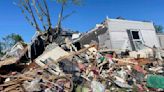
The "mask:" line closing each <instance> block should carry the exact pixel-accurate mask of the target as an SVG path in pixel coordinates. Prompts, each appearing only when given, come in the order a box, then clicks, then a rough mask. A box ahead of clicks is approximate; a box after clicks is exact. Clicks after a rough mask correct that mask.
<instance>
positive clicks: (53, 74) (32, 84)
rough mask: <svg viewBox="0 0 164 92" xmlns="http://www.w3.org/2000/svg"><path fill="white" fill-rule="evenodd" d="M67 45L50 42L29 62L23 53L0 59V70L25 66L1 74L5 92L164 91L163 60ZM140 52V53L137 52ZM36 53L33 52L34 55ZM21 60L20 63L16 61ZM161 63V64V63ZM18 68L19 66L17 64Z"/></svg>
mask: <svg viewBox="0 0 164 92" xmlns="http://www.w3.org/2000/svg"><path fill="white" fill-rule="evenodd" d="M64 41H65V44H60V45H59V44H58V43H55V42H53V43H49V44H48V45H47V46H46V47H45V48H44V51H43V53H41V54H40V55H39V54H38V55H39V56H38V57H36V58H35V59H34V60H30V59H28V60H29V64H26V63H22V62H20V61H22V60H21V57H23V56H24V55H25V53H29V52H27V51H30V50H31V49H30V50H29V49H27V48H24V49H23V50H22V52H21V54H22V55H21V56H20V55H19V58H17V59H15V58H14V57H15V56H12V57H10V58H8V57H6V59H4V60H6V61H0V71H3V69H4V68H3V67H4V66H8V67H9V68H10V67H11V66H10V65H11V64H15V65H24V67H23V69H22V70H20V71H16V70H11V71H8V72H6V73H1V74H0V90H1V91H2V92H36V91H37V92H150V91H151V92H152V91H164V87H163V85H164V77H163V76H164V67H163V65H164V63H163V61H162V60H161V59H155V57H154V58H152V57H150V56H149V55H148V53H149V51H150V49H149V50H145V51H147V52H144V51H141V52H142V53H140V52H129V53H130V54H129V55H128V54H127V55H126V56H121V57H119V55H117V54H116V53H115V52H114V51H113V50H111V51H110V50H103V51H102V50H101V49H99V46H98V44H86V45H84V46H82V47H81V49H80V50H78V49H77V48H76V46H75V45H74V42H73V41H71V40H69V39H68V38H66V39H65V40H64ZM138 54H140V56H139V55H138ZM33 55H34V54H33ZM16 61H19V62H16ZM159 62H160V63H159ZM17 67H19V66H17Z"/></svg>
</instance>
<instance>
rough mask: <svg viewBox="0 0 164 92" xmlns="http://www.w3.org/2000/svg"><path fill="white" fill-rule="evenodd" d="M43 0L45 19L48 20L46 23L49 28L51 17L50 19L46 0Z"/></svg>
mask: <svg viewBox="0 0 164 92" xmlns="http://www.w3.org/2000/svg"><path fill="white" fill-rule="evenodd" d="M43 2H44V5H45V9H46V12H47V21H48V25H49V27H50V28H51V25H52V24H51V19H50V13H49V10H48V6H47V3H46V0H43Z"/></svg>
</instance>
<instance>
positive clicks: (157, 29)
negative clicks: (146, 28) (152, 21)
mask: <svg viewBox="0 0 164 92" xmlns="http://www.w3.org/2000/svg"><path fill="white" fill-rule="evenodd" d="M154 27H155V31H156V32H157V33H163V26H161V25H154Z"/></svg>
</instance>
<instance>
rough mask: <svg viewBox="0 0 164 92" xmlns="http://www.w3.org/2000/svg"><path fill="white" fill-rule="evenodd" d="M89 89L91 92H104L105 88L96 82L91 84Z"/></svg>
mask: <svg viewBox="0 0 164 92" xmlns="http://www.w3.org/2000/svg"><path fill="white" fill-rule="evenodd" d="M91 88H92V91H93V92H105V86H104V85H103V84H101V83H100V82H97V81H92V82H91Z"/></svg>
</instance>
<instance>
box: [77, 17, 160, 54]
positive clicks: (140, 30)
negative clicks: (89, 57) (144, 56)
mask: <svg viewBox="0 0 164 92" xmlns="http://www.w3.org/2000/svg"><path fill="white" fill-rule="evenodd" d="M92 41H96V42H98V43H99V46H100V48H102V49H104V48H107V49H112V50H122V51H125V50H126V49H128V50H130V51H135V50H142V49H145V47H153V46H154V47H160V44H159V41H158V38H157V35H156V31H155V28H154V25H153V23H152V22H142V21H131V20H123V19H110V18H107V19H105V21H104V22H103V23H101V24H97V25H96V27H95V28H94V29H92V30H91V31H89V32H88V33H86V34H85V35H84V36H83V37H82V38H81V39H80V42H81V43H82V44H89V43H91V42H92Z"/></svg>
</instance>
